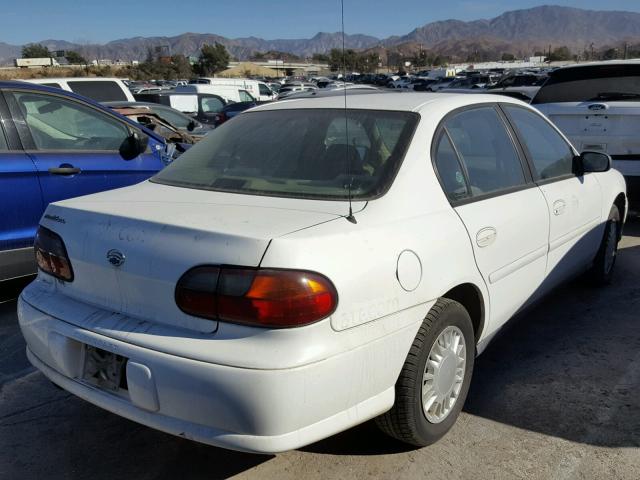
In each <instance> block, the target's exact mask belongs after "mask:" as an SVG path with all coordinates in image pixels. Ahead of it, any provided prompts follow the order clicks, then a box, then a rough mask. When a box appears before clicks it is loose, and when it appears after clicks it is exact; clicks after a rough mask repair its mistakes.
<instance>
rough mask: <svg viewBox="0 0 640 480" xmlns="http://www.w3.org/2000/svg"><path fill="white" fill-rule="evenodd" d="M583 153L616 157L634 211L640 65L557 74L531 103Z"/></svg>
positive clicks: (639, 174) (639, 159)
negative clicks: (597, 153) (591, 152)
mask: <svg viewBox="0 0 640 480" xmlns="http://www.w3.org/2000/svg"><path fill="white" fill-rule="evenodd" d="M531 103H532V105H533V106H535V107H536V108H537V109H538V110H540V111H541V112H543V113H544V114H545V115H546V116H547V117H549V119H551V120H552V121H553V122H554V123H555V124H556V125H557V126H558V128H560V130H562V132H563V133H564V134H565V135H566V136H567V137H569V139H570V140H571V142H572V143H573V144H574V145H575V147H576V148H578V149H579V150H591V151H598V152H603V153H607V154H609V155H611V157H612V158H613V166H614V168H616V169H617V170H619V171H620V172H622V174H623V175H624V177H625V179H626V181H627V188H628V190H629V201H630V203H631V204H632V207H634V203H635V208H638V206H639V204H638V203H637V202H638V201H640V61H637V60H636V61H612V62H599V63H588V64H584V65H574V66H570V67H564V68H561V69H558V70H555V71H553V72H551V73H550V74H549V79H548V80H547V82H546V83H545V84H544V85H543V86H542V88H541V89H540V90H539V91H538V93H537V95H536V96H535V97H534V99H533V101H532V102H531Z"/></svg>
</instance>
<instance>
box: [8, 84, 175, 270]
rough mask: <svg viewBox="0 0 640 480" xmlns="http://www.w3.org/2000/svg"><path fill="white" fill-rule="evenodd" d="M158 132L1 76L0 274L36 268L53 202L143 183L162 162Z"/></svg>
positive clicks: (67, 95)
mask: <svg viewBox="0 0 640 480" xmlns="http://www.w3.org/2000/svg"><path fill="white" fill-rule="evenodd" d="M165 155H166V151H165V144H164V141H163V140H162V138H161V137H159V136H158V135H156V134H154V133H153V132H151V131H149V130H147V129H145V128H143V127H141V126H140V125H138V124H136V123H135V122H133V121H130V120H128V119H127V118H124V117H122V116H121V115H118V114H117V113H115V112H113V111H111V110H110V109H108V108H106V107H104V106H101V105H99V104H97V103H96V102H93V101H92V100H90V99H87V98H84V97H80V96H78V95H75V94H73V93H68V92H65V91H62V90H60V89H57V88H48V87H44V86H41V85H34V84H30V83H24V82H0V185H1V188H0V219H2V221H1V222H0V281H2V280H7V279H9V278H15V277H20V276H25V275H29V274H33V273H35V272H36V266H35V261H34V257H33V251H32V246H33V239H34V235H35V232H36V229H37V226H38V221H39V220H40V217H41V216H42V213H43V212H44V210H45V208H46V206H47V205H48V204H49V203H50V202H55V201H57V200H62V199H65V198H70V197H75V196H80V195H86V194H88V193H93V192H99V191H102V190H108V189H111V188H118V187H122V186H125V185H131V184H133V183H138V182H140V181H142V180H145V179H147V178H149V177H150V176H151V175H153V174H154V173H156V172H157V171H158V170H160V169H161V168H163V167H164V165H165V163H166V162H168V161H169V158H168V157H166V156H165Z"/></svg>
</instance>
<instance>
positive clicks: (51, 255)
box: [34, 226, 73, 282]
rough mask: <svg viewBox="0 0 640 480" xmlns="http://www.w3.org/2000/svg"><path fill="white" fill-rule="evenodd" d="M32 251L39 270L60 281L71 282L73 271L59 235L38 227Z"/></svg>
mask: <svg viewBox="0 0 640 480" xmlns="http://www.w3.org/2000/svg"><path fill="white" fill-rule="evenodd" d="M34 249H35V253H36V262H37V263H38V267H39V268H40V270H42V271H43V272H46V273H48V274H49V275H53V276H54V277H56V278H59V279H60V280H64V281H66V282H72V281H73V269H72V268H71V262H70V261H69V256H68V255H67V249H66V248H65V246H64V242H63V241H62V238H60V235H58V234H57V233H55V232H52V231H51V230H49V229H48V228H45V227H42V226H40V227H38V231H37V232H36V239H35V243H34Z"/></svg>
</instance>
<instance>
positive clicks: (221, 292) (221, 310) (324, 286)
mask: <svg viewBox="0 0 640 480" xmlns="http://www.w3.org/2000/svg"><path fill="white" fill-rule="evenodd" d="M205 278H207V279H208V280H205ZM214 278H215V280H216V282H217V286H216V288H215V291H214V290H213V289H212V288H211V285H212V282H213V279H214ZM176 302H177V304H178V306H179V307H180V309H181V310H183V311H184V312H186V313H189V314H191V315H195V316H198V317H204V318H217V319H220V320H225V321H229V322H235V323H244V324H249V325H256V326H263V327H272V328H278V327H280V328H282V327H298V326H302V325H308V324H310V323H313V322H316V321H318V320H321V319H323V318H326V317H328V316H329V315H331V314H332V313H333V311H334V310H335V309H336V306H337V303H338V295H337V293H336V290H335V288H334V286H333V284H332V283H331V282H330V281H329V280H328V279H327V278H326V277H324V276H322V275H320V274H318V273H313V272H306V271H301V270H271V269H249V268H222V269H217V268H216V267H196V268H194V269H191V270H189V271H188V272H187V273H186V274H185V275H183V277H182V278H181V279H180V281H179V282H178V285H177V287H176Z"/></svg>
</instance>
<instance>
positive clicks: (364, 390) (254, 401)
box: [18, 296, 417, 453]
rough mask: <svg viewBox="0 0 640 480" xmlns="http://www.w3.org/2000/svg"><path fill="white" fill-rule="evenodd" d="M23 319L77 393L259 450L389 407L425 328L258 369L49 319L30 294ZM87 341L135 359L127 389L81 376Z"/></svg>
mask: <svg viewBox="0 0 640 480" xmlns="http://www.w3.org/2000/svg"><path fill="white" fill-rule="evenodd" d="M18 316H19V322H20V328H21V329H22V332H23V334H24V337H25V339H26V341H27V355H28V357H29V360H30V361H31V362H32V363H33V365H34V366H35V367H36V368H38V369H39V370H41V371H42V373H44V375H45V376H47V377H48V378H49V379H51V380H52V381H53V382H54V383H56V384H57V385H59V386H61V387H62V388H64V389H66V390H68V391H69V392H71V393H73V394H75V395H77V396H79V397H81V398H83V399H85V400H87V401H88V402H90V403H93V404H95V405H97V406H99V407H102V408H104V409H106V410H109V411H111V412H113V413H115V414H118V415H121V416H123V417H125V418H128V419H130V420H133V421H136V422H139V423H141V424H144V425H147V426H150V427H152V428H156V429H158V430H161V431H164V432H167V433H171V434H174V435H179V436H181V437H184V438H188V439H192V440H195V441H199V442H202V443H206V444H210V445H215V446H220V447H224V448H229V449H234V450H241V451H249V452H259V453H275V452H281V451H286V450H291V449H295V448H298V447H301V446H304V445H307V444H309V443H313V442H315V441H318V440H320V439H323V438H326V437H328V436H331V435H333V434H335V433H338V432H340V431H342V430H345V429H347V428H350V427H352V426H354V425H357V424H359V423H362V422H364V421H366V420H368V419H370V418H373V417H375V416H377V415H379V414H381V413H383V412H384V411H386V410H388V409H389V408H391V406H392V405H393V402H394V383H395V379H396V378H397V375H398V373H399V369H400V368H401V366H402V363H403V361H404V357H405V356H406V352H407V351H408V345H410V344H411V341H412V339H413V337H414V336H415V330H416V329H417V327H414V326H411V327H407V328H404V329H401V330H398V331H396V332H394V333H392V334H391V335H388V336H386V337H384V338H382V339H379V340H376V341H374V342H370V343H367V344H365V345H360V346H358V347H356V348H354V349H353V350H349V351H347V352H345V353H343V354H341V355H335V356H332V357H329V358H326V359H324V360H322V361H319V362H315V363H311V364H308V365H304V366H300V367H293V368H283V369H277V370H259V369H250V368H239V367H233V366H228V365H219V364H213V363H208V362H203V361H199V360H193V359H189V358H184V357H181V356H176V355H171V354H167V353H163V352H160V351H155V350H153V349H150V348H144V347H140V346H137V345H133V344H130V343H127V342H124V341H121V340H117V339H114V338H110V337H107V336H104V335H101V334H98V333H95V332H93V331H89V330H87V329H83V328H80V327H77V326H75V325H72V324H71V323H68V322H66V321H64V320H61V319H59V318H55V317H53V316H51V315H48V314H46V313H44V312H42V311H40V310H39V309H38V308H36V307H34V306H33V305H31V304H29V303H27V302H26V301H25V299H24V298H23V297H22V296H21V298H20V299H19V303H18ZM407 343H408V345H407ZM85 345H92V346H95V347H98V348H101V349H103V350H107V351H109V352H113V353H117V354H119V355H122V356H124V357H126V358H127V359H129V360H128V363H127V367H126V373H127V382H128V388H127V389H126V390H123V389H121V390H119V391H118V392H110V391H107V390H103V389H99V388H97V387H95V386H93V385H92V384H89V383H87V382H86V381H85V380H83V378H82V365H83V364H84V352H85ZM405 345H407V347H406V350H404V348H405ZM402 350H404V351H402Z"/></svg>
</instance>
